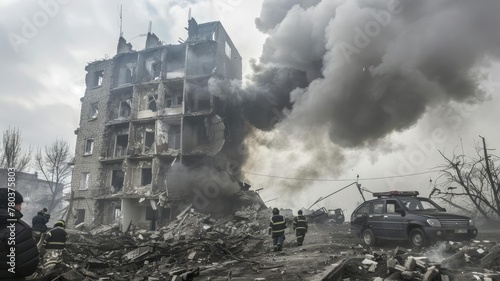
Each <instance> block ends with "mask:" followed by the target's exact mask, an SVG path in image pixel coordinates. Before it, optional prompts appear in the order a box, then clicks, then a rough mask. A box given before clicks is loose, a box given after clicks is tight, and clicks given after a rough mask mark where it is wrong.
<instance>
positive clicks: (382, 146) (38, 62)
mask: <svg viewBox="0 0 500 281" xmlns="http://www.w3.org/2000/svg"><path fill="white" fill-rule="evenodd" d="M264 2H265V3H267V5H265V6H264V8H265V9H264V10H262V14H261V9H262V3H263V0H257V1H243V0H168V1H167V0H146V1H132V0H127V1H117V0H109V1H99V0H86V1H77V0H72V1H71V0H64V1H63V0H59V1H56V0H41V1H23V0H2V1H0V61H1V62H2V63H1V64H0V77H1V82H2V83H1V86H0V90H1V92H0V129H1V130H2V131H4V130H6V129H7V128H8V127H9V126H11V127H18V128H19V129H20V130H21V131H22V134H23V138H24V144H25V145H26V146H28V145H31V146H33V147H39V146H44V145H45V144H47V143H50V142H51V141H53V140H55V139H56V138H63V139H66V140H68V141H69V143H70V144H71V145H72V146H73V147H74V142H75V140H76V138H75V135H74V133H73V132H74V130H75V129H76V128H77V127H78V122H79V115H80V98H81V97H82V96H83V94H84V91H85V85H84V76H85V70H84V68H85V66H86V65H87V64H88V63H89V62H92V61H94V60H99V59H103V58H110V57H113V56H114V55H115V54H116V45H117V40H118V36H119V6H120V5H123V32H124V37H125V38H126V39H127V40H128V41H129V42H131V43H132V45H133V46H134V49H135V50H140V49H143V47H144V43H145V37H142V36H140V34H144V33H146V32H147V28H148V22H149V21H152V32H154V33H155V34H157V35H158V37H159V38H160V40H162V41H164V42H165V43H167V44H175V43H176V42H177V40H178V38H186V35H187V34H186V31H185V29H184V27H185V26H186V25H187V17H188V10H189V8H191V15H192V16H193V17H194V18H196V20H197V21H198V22H199V23H202V22H208V21H217V20H219V21H221V22H222V24H223V25H224V27H225V29H226V30H227V32H228V33H229V36H230V37H231V38H232V40H233V42H234V44H235V46H236V48H237V49H238V50H239V52H240V54H241V55H242V57H243V65H244V69H243V73H244V76H249V75H251V67H250V63H249V60H250V59H252V58H253V59H259V58H261V56H262V60H263V62H265V63H269V64H277V65H280V66H286V67H294V68H297V69H300V70H303V71H306V72H307V75H308V79H309V82H312V83H311V84H310V87H309V88H308V89H307V90H302V91H297V92H294V94H292V96H291V99H292V100H293V101H294V102H296V104H295V105H294V108H293V111H292V113H290V114H289V115H287V116H288V117H287V118H286V121H285V122H282V125H281V126H278V129H276V130H273V131H271V132H267V133H257V136H255V138H254V139H257V138H259V139H260V140H261V141H260V142H252V141H250V142H249V145H250V149H251V150H250V154H249V161H248V163H247V164H246V166H245V167H244V168H243V170H244V171H246V172H249V173H248V174H246V177H247V179H248V180H249V181H250V182H251V183H252V184H254V187H255V188H261V187H263V188H264V190H263V191H262V192H261V195H262V197H263V199H264V200H265V201H266V200H272V199H274V198H279V199H277V200H274V201H272V203H270V204H272V205H274V206H278V207H291V208H299V207H309V204H311V203H312V202H314V201H315V200H316V199H317V198H318V197H319V196H323V195H326V194H328V193H330V192H333V191H335V190H337V189H340V188H341V187H343V186H345V185H347V184H349V183H351V182H352V179H354V178H356V175H358V174H359V175H360V178H361V179H365V180H362V181H361V183H362V185H363V186H364V187H366V188H368V189H370V190H372V191H374V190H390V189H404V190H412V189H418V190H421V192H422V193H424V194H425V195H427V194H428V193H429V192H430V190H429V189H428V187H429V180H431V179H432V180H436V179H437V176H438V174H437V173H428V174H421V175H418V176H410V175H412V174H420V173H424V172H429V171H431V170H432V169H433V168H435V167H436V166H438V165H440V164H442V163H443V162H442V159H441V158H440V156H439V154H438V153H437V150H438V149H439V150H443V149H445V151H446V152H449V153H451V152H452V151H453V149H456V148H457V147H460V143H461V141H462V143H463V145H464V147H466V148H467V147H471V146H473V145H474V144H475V143H476V142H478V141H479V137H478V136H479V135H482V136H484V137H486V138H487V142H488V144H489V145H490V146H491V147H492V148H495V147H500V133H499V132H498V129H497V128H498V126H497V125H496V123H497V122H498V121H497V120H499V119H500V118H499V114H498V106H499V102H498V98H497V97H498V91H499V90H500V87H499V86H500V83H499V81H500V80H499V77H500V76H499V75H498V73H497V70H496V69H497V67H496V66H495V63H496V61H497V59H496V56H495V55H497V54H493V53H492V52H490V50H491V49H494V47H496V49H498V50H500V46H498V45H496V41H493V40H492V42H489V41H488V38H489V37H488V38H482V37H481V36H475V37H470V36H471V34H478V33H480V32H477V30H475V29H474V28H475V27H474V28H472V27H471V28H469V26H468V25H467V21H466V20H464V22H465V23H464V24H463V26H461V24H460V23H462V21H460V19H461V18H463V15H461V14H460V11H462V10H463V11H468V10H467V9H470V7H468V6H466V5H467V4H464V3H465V2H464V1H457V3H462V6H466V7H452V8H457V9H452V8H450V9H447V8H443V7H441V6H439V5H435V6H431V5H427V6H425V5H424V7H423V8H422V7H420V8H421V9H420V10H415V13H410V11H411V12H413V10H411V9H413V8H411V7H408V8H406V7H404V8H405V9H406V10H404V11H403V13H402V14H401V15H403V16H401V17H400V18H397V17H394V19H395V20H393V21H392V22H390V23H388V27H386V30H385V31H382V32H381V35H380V36H377V37H373V38H370V39H372V40H371V41H370V40H368V41H369V42H368V46H367V47H365V46H362V47H363V48H361V46H359V45H355V41H354V43H352V42H350V41H349V40H348V39H349V38H351V39H354V40H356V34H357V33H356V32H357V31H356V27H361V28H363V27H364V28H366V24H367V23H369V22H371V21H370V20H372V18H369V17H374V16H373V14H370V13H368V12H366V9H365V10H363V9H362V8H364V7H361V6H356V5H355V4H352V3H358V2H357V1H350V2H349V1H342V0H336V1H334V0H331V1H329V0H328V1H327V0H324V1H320V0H303V1H299V0H293V1H292V0H290V1H279V0H274V1H273V0H268V1H264ZM362 2H363V3H365V2H366V3H368V2H370V1H360V2H359V3H362ZM372 2H373V3H385V2H390V1H389V0H388V1H385V0H383V1H382V0H381V1H372ZM483 2H484V3H487V4H488V3H490V2H491V1H489V0H483V1H478V3H483ZM295 3H301V6H296V7H293V8H292V6H293V5H292V4H295ZM347 3H349V4H347ZM366 3H365V4H366ZM429 3H432V1H430V2H429ZM481 5H482V4H477V6H481ZM491 5H493V4H491ZM424 8H425V9H428V10H425V9H424ZM422 10H424V12H425V14H426V15H427V14H428V15H431V16H429V18H427V19H426V20H425V21H418V20H415V19H414V18H415V15H417V16H418V15H419V14H418V13H419V12H420V13H424V12H422ZM490 10H492V11H495V10H494V9H490ZM404 12H407V13H406V14H405V13H404ZM438 12H439V13H438ZM335 13H336V16H334V14H335ZM468 14H470V15H471V16H470V17H471V19H472V20H471V22H472V21H473V20H474V15H476V14H479V12H477V13H475V11H468ZM412 16H413V17H412ZM258 17H260V19H259V21H258V28H259V29H260V30H259V29H258V28H257V26H256V24H255V19H256V18H258ZM334 17H336V19H335V20H333V18H334ZM375 19H376V18H375ZM443 19H449V21H444V20H443ZM381 20H382V21H383V19H381ZM441 21H444V23H443V22H441ZM446 22H449V24H448V25H447V24H446ZM496 23H497V22H492V23H491V24H492V25H494V26H493V28H492V29H491V30H496V29H498V25H495V24H496ZM431 24H435V25H431ZM353 26H354V28H353ZM436 26H439V27H442V30H439V29H436V28H435V27H436ZM457 26H458V27H457ZM368 28H369V27H368ZM483 29H484V30H485V31H484V32H485V34H486V35H491V34H488V32H490V30H489V29H488V28H484V26H483V27H482V29H479V30H483ZM433 30H434V31H435V30H438V31H441V32H437V31H436V34H435V37H433V36H434V34H431V33H432V32H429V31H433ZM372 31H373V30H372ZM375 31H376V30H375ZM451 31H453V32H451ZM263 32H266V33H263ZM491 32H493V31H491ZM393 34H398V36H393ZM400 34H403V35H400ZM413 34H416V35H415V36H412V35H413ZM298 35H299V36H298ZM444 35H447V36H444ZM465 35H467V36H469V38H468V37H467V36H465ZM497 35H498V34H495V36H497ZM268 36H269V37H270V38H271V39H270V40H268V42H267V43H266V44H264V42H265V40H266V37H268ZM455 36H456V37H455ZM495 36H490V37H491V38H495ZM346 38H347V39H346ZM429 38H431V39H429ZM442 38H446V40H449V41H445V39H442ZM455 38H466V39H468V41H463V42H462V41H456V40H455ZM342 40H344V41H342ZM426 40H428V41H426ZM464 40H465V39H464ZM484 40H485V41H488V42H486V43H485V44H479V43H477V42H482V41H484ZM351 41H352V40H351ZM338 42H347V43H349V44H351V45H349V46H355V47H356V48H358V49H362V51H363V52H360V54H359V57H360V58H359V61H358V60H356V58H355V56H356V55H358V53H357V51H356V50H355V49H352V48H351V49H349V48H347V49H346V47H345V46H347V45H341V46H343V49H341V50H343V53H342V52H341V53H340V54H339V53H335V52H333V51H332V50H334V49H335V48H333V47H332V46H335V47H338V46H339V45H338ZM388 42H389V43H388ZM421 42H425V43H429V44H422V45H421V47H420V48H413V46H417V45H418V46H420V45H419V44H420V43H421ZM434 42H437V43H436V44H433V43H434ZM468 42H475V43H476V44H471V45H472V46H470V48H468V49H467V48H466V47H464V49H458V48H457V49H456V52H450V53H452V55H454V54H457V58H453V57H452V55H450V57H451V58H450V61H453V62H461V60H462V59H461V58H463V64H462V63H457V65H448V66H450V69H460V70H461V69H465V70H467V71H464V72H467V74H469V70H470V69H474V70H475V71H477V72H481V73H483V74H484V75H483V76H481V77H482V78H481V79H476V80H473V81H469V80H468V79H464V80H463V81H459V82H463V83H458V85H459V86H457V84H456V83H455V84H453V85H452V86H450V85H448V84H446V83H445V82H443V83H437V84H432V83H429V81H427V80H426V81H424V82H425V83H423V82H422V80H423V79H422V77H421V75H420V74H421V73H420V72H419V73H418V75H417V74H416V73H415V72H411V71H413V70H414V68H417V67H415V65H421V64H420V62H421V61H420V60H419V59H421V57H422V56H424V55H426V54H427V53H426V52H427V51H428V54H430V55H428V56H427V57H426V58H427V61H425V63H427V64H429V65H430V63H429V61H430V62H431V63H434V62H435V61H436V59H435V58H434V57H433V55H436V56H437V55H439V56H443V55H445V54H446V55H447V50H452V49H453V48H452V46H454V45H460V46H462V45H467V46H468ZM358 43H359V42H358ZM353 44H354V45H353ZM264 45H265V47H264ZM401 46H402V47H401ZM436 49H437V50H438V52H433V51H434V50H436ZM263 50H264V51H263ZM353 50H354V51H353ZM380 50H383V51H380ZM402 50H403V51H402ZM422 50H423V51H422ZM453 50H455V49H453ZM471 50H473V51H471ZM475 50H479V51H478V52H475ZM337 51H338V48H337ZM346 51H351V52H353V53H351V55H352V57H350V58H354V60H355V61H353V62H351V61H348V62H343V63H344V64H345V65H343V64H342V63H338V59H339V57H340V58H342V57H344V58H346ZM358 51H359V50H358ZM381 53H382V54H381ZM374 54H375V55H374ZM486 56H488V57H487V59H484V57H486ZM374 57H376V59H374ZM477 57H482V58H483V60H482V61H481V63H478V59H477ZM408 58H409V59H408ZM429 58H431V59H429ZM485 60H486V61H488V62H491V63H493V64H491V65H487V64H486V63H484V61H485ZM322 62H323V63H322ZM358 63H360V64H359V65H358ZM439 63H441V65H446V64H447V63H448V64H449V61H443V62H439V61H438V62H436V64H438V66H439V67H440V64H439ZM402 64H404V71H403V72H404V73H402V74H401V73H399V72H398V73H397V74H398V75H399V76H398V81H399V82H401V83H399V82H398V83H388V84H387V85H385V84H384V81H385V80H384V79H385V77H387V73H391V75H392V74H393V73H394V72H395V71H394V69H395V67H394V66H395V65H397V66H398V67H399V66H400V65H402ZM439 67H437V68H439ZM401 68H403V67H401ZM443 68H445V67H443ZM428 69H431V70H434V68H431V67H428V68H427V70H428ZM444 71H446V69H445V70H444ZM430 72H432V71H430ZM408 73H410V74H408ZM422 73H423V74H429V72H425V71H422ZM368 74H371V76H372V77H377V75H378V76H380V77H382V78H381V79H380V80H381V81H382V82H380V81H378V82H380V83H378V82H376V84H375V85H372V84H370V83H367V85H369V86H370V87H367V89H374V88H375V89H378V90H380V89H382V90H381V91H384V92H386V93H389V94H387V96H384V97H383V98H382V99H381V100H383V101H387V100H386V98H387V99H390V98H391V97H392V96H391V95H392V93H395V94H398V93H399V92H398V91H404V92H408V93H409V94H412V93H413V91H415V92H416V93H417V94H419V93H422V94H421V95H418V96H419V97H422V99H415V100H410V102H405V104H404V105H405V106H407V108H406V107H404V106H403V107H400V106H396V107H394V108H395V110H394V111H392V110H387V111H388V112H390V113H391V118H392V117H394V119H393V120H392V121H391V122H387V126H385V124H386V123H383V124H384V126H380V127H379V126H377V125H378V124H382V123H380V122H378V120H379V119H378V118H381V120H382V119H383V118H387V116H379V115H377V114H378V113H379V112H375V111H374V112H370V109H371V107H370V106H369V105H368V104H366V103H364V102H363V101H364V100H365V99H362V98H359V99H352V100H353V101H354V104H355V105H356V107H352V108H351V107H350V106H351V105H350V104H347V103H345V101H346V100H348V99H345V98H342V97H349V96H348V95H351V96H352V95H355V96H356V95H358V94H359V93H360V92H364V91H365V89H359V88H355V89H353V88H352V85H355V86H356V87H358V85H363V83H362V81H365V80H363V79H366V76H367V75H368ZM446 74H449V73H448V72H446ZM453 74H456V73H453ZM406 75H407V76H406ZM429 75H430V74H429ZM391 77H392V76H391ZM409 77H412V78H409ZM415 77H416V78H415ZM323 78H324V79H323ZM445 78H448V76H446V77H445ZM443 79H444V78H443ZM344 80H345V81H347V82H345V83H344ZM377 83H378V84H377ZM475 83H479V84H480V88H481V89H482V90H483V91H484V94H483V95H481V96H480V100H473V104H472V105H470V101H469V102H468V101H467V100H466V99H465V98H464V97H465V96H467V97H468V96H469V95H468V93H467V91H469V90H470V88H471V87H472V86H474V85H475ZM402 84H403V85H405V87H404V88H403V89H404V90H401V89H400V88H398V87H399V86H400V85H402ZM380 85H382V86H380ZM460 85H461V86H460ZM471 85H472V86H471ZM379 86H380V87H379ZM377 87H378V88H377ZM436 89H437V90H436ZM330 91H331V92H333V93H335V92H336V91H339V92H342V93H343V94H338V95H336V96H334V98H333V99H332V98H331V97H332V96H330V98H325V97H326V95H328V93H329V92H330ZM429 93H437V94H436V96H432V97H430V94H429ZM287 94H288V93H287ZM374 96H375V97H374V98H377V97H380V96H379V94H378V93H375V95H374ZM470 96H471V97H473V98H474V97H476V95H472V94H471V95H470ZM372 97H373V96H372ZM423 100H425V102H423ZM325 101H326V102H325ZM329 102H332V103H329ZM388 103H389V104H390V100H389V102H388ZM383 108H385V109H387V108H386V107H383ZM414 108H417V109H418V110H416V111H415V112H413V109H414ZM363 112H364V113H366V114H363ZM337 113H338V114H337ZM351 116H352V118H351ZM405 118H407V119H408V122H398V121H399V120H402V119H405ZM359 120H365V121H366V122H365V123H363V126H365V127H361V128H362V129H359V128H358V130H357V131H352V132H355V134H353V133H351V131H349V128H353V127H356V126H358V125H359V122H358V121H359ZM315 124H319V125H318V126H316V125H315ZM295 125H297V126H295ZM308 128H310V129H308ZM262 140H264V141H262ZM256 143H259V144H260V145H257V144H256ZM262 144H265V145H262ZM252 173H255V174H262V175H275V176H283V177H292V178H293V177H296V178H318V179H331V178H336V179H345V181H339V182H325V181H319V182H311V181H296V180H279V179H273V178H269V177H263V176H259V175H255V174H252ZM391 176H392V177H393V178H388V179H378V180H375V179H372V180H368V179H370V178H380V177H391ZM297 198H300V199H301V200H297ZM347 198H349V200H345V199H347ZM297 201H300V202H299V203H298V202H297ZM356 201H361V197H360V196H359V194H356V192H355V190H354V189H352V188H351V189H350V191H345V192H344V191H343V192H341V193H339V195H338V196H336V197H332V198H331V199H329V200H328V201H325V202H324V203H321V204H320V205H321V206H326V207H328V208H333V207H342V208H344V209H348V210H352V208H353V207H354V206H353V205H354V204H353V203H352V202H356Z"/></svg>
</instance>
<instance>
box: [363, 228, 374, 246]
mask: <svg viewBox="0 0 500 281" xmlns="http://www.w3.org/2000/svg"><path fill="white" fill-rule="evenodd" d="M361 241H362V242H363V244H365V245H366V246H373V245H375V241H376V238H375V234H373V231H372V230H371V229H369V228H367V229H365V230H364V231H363V233H361Z"/></svg>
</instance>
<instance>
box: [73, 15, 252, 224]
mask: <svg viewBox="0 0 500 281" xmlns="http://www.w3.org/2000/svg"><path fill="white" fill-rule="evenodd" d="M188 23H189V25H188V28H187V30H188V38H187V39H186V40H179V43H178V44H173V45H168V44H164V43H163V42H161V41H160V39H159V38H158V37H157V36H156V35H155V34H154V33H151V31H149V32H148V33H147V38H146V44H145V49H144V50H140V51H135V50H133V47H132V45H131V44H130V43H128V42H127V41H126V40H125V39H124V38H123V37H122V36H120V38H119V40H118V46H117V54H116V55H115V56H114V57H113V58H110V59H104V60H99V61H95V62H92V63H89V64H88V65H87V66H86V68H85V70H86V71H87V74H86V77H85V83H86V90H85V94H84V96H83V98H82V99H81V102H82V103H81V106H82V108H81V115H80V124H79V127H78V129H77V130H76V131H75V133H76V135H77V143H76V151H75V160H74V169H73V177H72V199H71V212H70V215H69V216H68V225H69V226H75V225H79V224H81V223H84V225H87V226H92V225H94V226H95V225H100V224H113V223H116V224H119V225H120V229H121V230H122V231H126V229H127V228H130V227H131V225H132V226H134V227H139V228H142V229H154V228H155V227H158V226H159V225H161V224H164V223H167V222H168V221H169V220H170V219H171V218H172V217H173V216H175V214H176V213H178V211H179V209H180V208H181V206H183V207H185V204H186V203H189V202H190V201H193V200H200V198H197V195H199V193H200V191H195V192H193V191H192V188H193V186H192V185H193V184H188V183H187V182H186V180H182V179H187V178H189V179H196V177H197V176H199V173H197V172H196V171H203V170H208V171H219V170H222V169H224V167H225V166H227V163H228V161H230V159H231V155H233V154H234V153H232V152H231V151H234V150H235V149H236V148H237V145H238V143H240V142H241V139H242V136H243V131H244V126H242V124H244V122H242V119H241V117H240V116H241V114H240V113H239V112H238V110H237V109H235V108H233V107H231V106H229V105H227V104H224V102H222V101H221V100H220V99H219V98H217V97H216V96H214V95H212V94H211V93H210V92H209V91H208V81H209V79H210V78H212V77H216V78H217V79H235V80H241V76H242V58H241V56H240V54H239V53H238V50H237V49H236V47H235V46H234V44H233V43H232V41H231V38H230V37H229V36H228V34H227V33H226V31H225V30H224V27H223V26H222V24H221V23H220V22H209V23H203V24H198V23H197V22H196V21H195V19H193V18H191V19H190V20H189V22H188ZM212 174H213V173H212ZM228 178H232V177H231V176H230V175H228ZM233 180H234V179H233ZM235 183H236V186H238V182H237V181H235ZM240 185H241V184H240ZM212 189H213V188H212ZM218 193H221V192H218ZM198 197H199V196H198ZM201 197H203V190H202V191H201ZM209 197H210V196H209ZM201 199H202V200H203V199H205V198H201ZM192 203H193V204H195V203H196V202H192ZM195 207H196V206H195Z"/></svg>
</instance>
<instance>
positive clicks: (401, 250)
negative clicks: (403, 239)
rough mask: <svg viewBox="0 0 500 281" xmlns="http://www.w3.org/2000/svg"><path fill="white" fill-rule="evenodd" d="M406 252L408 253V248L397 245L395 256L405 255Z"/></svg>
mask: <svg viewBox="0 0 500 281" xmlns="http://www.w3.org/2000/svg"><path fill="white" fill-rule="evenodd" d="M406 253H408V249H405V248H403V247H400V246H397V247H396V249H394V255H395V256H399V255H404V254H406Z"/></svg>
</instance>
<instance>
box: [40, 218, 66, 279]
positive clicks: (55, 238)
mask: <svg viewBox="0 0 500 281" xmlns="http://www.w3.org/2000/svg"><path fill="white" fill-rule="evenodd" d="M64 227H65V222H64V220H58V221H57V222H56V223H55V224H54V228H52V229H51V230H50V231H49V232H47V234H46V235H45V242H44V244H45V251H46V252H45V255H44V257H43V266H42V267H43V272H44V274H46V273H47V272H49V271H50V270H51V269H52V268H54V266H55V265H56V264H57V263H59V262H61V258H60V257H61V254H62V251H63V249H64V248H65V247H66V239H67V238H68V234H67V233H66V230H64Z"/></svg>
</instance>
